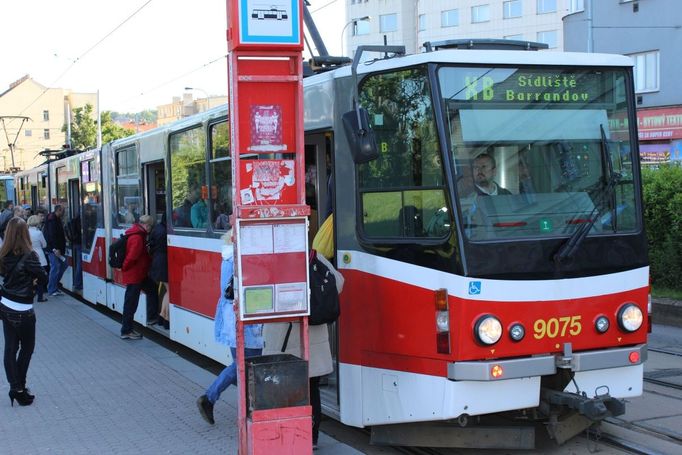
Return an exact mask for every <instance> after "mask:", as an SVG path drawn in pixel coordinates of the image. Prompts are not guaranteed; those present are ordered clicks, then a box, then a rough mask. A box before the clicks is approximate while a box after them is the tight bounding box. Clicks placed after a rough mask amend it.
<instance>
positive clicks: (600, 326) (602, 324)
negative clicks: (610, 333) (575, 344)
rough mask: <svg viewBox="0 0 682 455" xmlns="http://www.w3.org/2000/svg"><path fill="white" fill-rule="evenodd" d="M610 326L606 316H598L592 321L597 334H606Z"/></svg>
mask: <svg viewBox="0 0 682 455" xmlns="http://www.w3.org/2000/svg"><path fill="white" fill-rule="evenodd" d="M610 326H611V323H610V322H609V318H607V317H606V316H599V317H598V318H597V319H596V320H595V321H594V328H595V329H596V330H597V332H599V333H606V331H607V330H609V327H610Z"/></svg>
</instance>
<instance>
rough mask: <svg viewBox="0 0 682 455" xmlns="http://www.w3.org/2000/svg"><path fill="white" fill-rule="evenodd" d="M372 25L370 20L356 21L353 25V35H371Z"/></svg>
mask: <svg viewBox="0 0 682 455" xmlns="http://www.w3.org/2000/svg"><path fill="white" fill-rule="evenodd" d="M370 25H371V24H370V23H369V21H356V22H355V26H354V27H353V35H356V36H357V35H369V32H370Z"/></svg>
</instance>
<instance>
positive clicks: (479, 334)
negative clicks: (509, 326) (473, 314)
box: [474, 314, 502, 345]
mask: <svg viewBox="0 0 682 455" xmlns="http://www.w3.org/2000/svg"><path fill="white" fill-rule="evenodd" d="M474 335H475V337H476V340H478V342H479V343H481V344H485V345H493V344H495V343H497V342H498V341H500V338H501V337H502V324H501V323H500V320H499V319H497V318H496V317H495V316H493V315H490V314H486V315H485V316H481V317H480V318H479V319H478V321H476V324H475V325H474Z"/></svg>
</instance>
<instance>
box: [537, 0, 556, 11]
mask: <svg viewBox="0 0 682 455" xmlns="http://www.w3.org/2000/svg"><path fill="white" fill-rule="evenodd" d="M545 13H556V0H538V14H545Z"/></svg>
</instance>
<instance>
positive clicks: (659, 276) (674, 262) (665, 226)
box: [642, 165, 682, 289]
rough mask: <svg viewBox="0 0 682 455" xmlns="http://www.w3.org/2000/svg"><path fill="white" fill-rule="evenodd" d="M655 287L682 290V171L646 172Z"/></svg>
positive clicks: (646, 213) (644, 186) (646, 215)
mask: <svg viewBox="0 0 682 455" xmlns="http://www.w3.org/2000/svg"><path fill="white" fill-rule="evenodd" d="M642 193H643V197H644V224H645V227H646V232H647V237H648V239H649V260H650V263H651V281H652V284H654V285H658V286H662V287H667V288H671V289H682V280H681V277H682V167H680V166H675V165H664V166H661V167H660V168H658V169H647V168H645V169H643V170H642Z"/></svg>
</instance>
